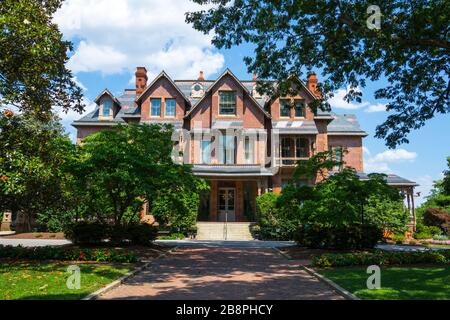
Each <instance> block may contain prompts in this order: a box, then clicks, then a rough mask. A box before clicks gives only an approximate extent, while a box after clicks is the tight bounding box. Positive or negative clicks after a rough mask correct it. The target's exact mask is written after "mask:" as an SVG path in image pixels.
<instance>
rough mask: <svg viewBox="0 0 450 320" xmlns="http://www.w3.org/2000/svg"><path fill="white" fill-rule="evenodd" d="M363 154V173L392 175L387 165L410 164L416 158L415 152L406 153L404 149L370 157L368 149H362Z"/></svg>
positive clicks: (386, 151)
mask: <svg viewBox="0 0 450 320" xmlns="http://www.w3.org/2000/svg"><path fill="white" fill-rule="evenodd" d="M363 148H364V149H363V152H364V155H365V157H364V171H365V172H368V173H370V172H380V173H392V170H391V168H390V167H389V164H391V163H404V162H412V161H414V160H415V159H416V158H417V153H416V152H411V151H407V150H405V149H395V150H385V151H383V152H380V153H377V154H376V155H374V156H371V153H370V151H369V149H367V148H365V147H363Z"/></svg>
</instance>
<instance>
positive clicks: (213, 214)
mask: <svg viewBox="0 0 450 320" xmlns="http://www.w3.org/2000/svg"><path fill="white" fill-rule="evenodd" d="M209 221H217V181H216V180H212V181H211V193H210V196H209Z"/></svg>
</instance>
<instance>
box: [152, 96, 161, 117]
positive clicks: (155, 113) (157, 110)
mask: <svg viewBox="0 0 450 320" xmlns="http://www.w3.org/2000/svg"><path fill="white" fill-rule="evenodd" d="M150 115H151V116H152V117H160V116H161V99H160V98H152V99H150Z"/></svg>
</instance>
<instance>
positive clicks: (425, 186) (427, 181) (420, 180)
mask: <svg viewBox="0 0 450 320" xmlns="http://www.w3.org/2000/svg"><path fill="white" fill-rule="evenodd" d="M413 180H414V181H415V182H417V184H419V186H418V187H416V189H415V192H419V193H420V196H419V197H415V198H414V201H415V205H416V207H417V206H418V205H420V204H421V203H423V202H425V200H426V197H427V196H428V195H429V194H430V191H431V189H432V188H433V184H434V180H435V179H433V178H432V177H431V176H430V175H424V176H419V177H416V178H414V179H413Z"/></svg>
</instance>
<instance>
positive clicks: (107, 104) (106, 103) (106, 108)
mask: <svg viewBox="0 0 450 320" xmlns="http://www.w3.org/2000/svg"><path fill="white" fill-rule="evenodd" d="M111 105H112V102H111V100H109V99H105V100H103V116H104V117H109V116H110V112H111Z"/></svg>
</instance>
